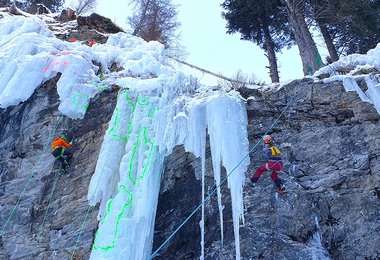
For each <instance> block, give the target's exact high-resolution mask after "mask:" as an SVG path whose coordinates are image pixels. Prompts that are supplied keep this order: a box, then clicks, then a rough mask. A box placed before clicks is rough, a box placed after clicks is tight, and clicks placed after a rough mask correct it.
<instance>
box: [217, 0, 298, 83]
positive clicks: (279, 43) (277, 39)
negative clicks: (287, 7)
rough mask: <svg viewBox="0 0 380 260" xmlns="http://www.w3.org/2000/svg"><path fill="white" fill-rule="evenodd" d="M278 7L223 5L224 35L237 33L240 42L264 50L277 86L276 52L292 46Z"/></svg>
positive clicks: (229, 1) (245, 0)
mask: <svg viewBox="0 0 380 260" xmlns="http://www.w3.org/2000/svg"><path fill="white" fill-rule="evenodd" d="M279 5H280V1H279V0H276V1H266V0H259V1H250V0H226V1H224V3H223V4H222V7H223V8H224V9H225V10H226V12H223V13H222V15H223V17H224V18H225V19H226V21H227V29H228V30H227V33H229V34H233V33H237V32H239V33H240V34H241V39H243V40H249V41H252V42H255V43H256V44H258V45H259V46H260V47H261V48H262V49H264V50H265V53H266V57H267V58H268V60H269V74H270V78H271V80H272V82H279V74H278V66H277V58H276V52H278V51H280V50H281V49H282V48H283V47H284V46H290V45H291V44H292V35H291V33H290V31H289V26H287V20H286V16H284V15H283V14H282V13H280V12H279V9H278V6H279Z"/></svg>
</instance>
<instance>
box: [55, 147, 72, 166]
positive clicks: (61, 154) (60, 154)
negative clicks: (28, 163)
mask: <svg viewBox="0 0 380 260" xmlns="http://www.w3.org/2000/svg"><path fill="white" fill-rule="evenodd" d="M62 150H63V151H62ZM51 153H52V154H53V155H54V157H55V159H57V160H59V161H60V162H61V163H62V164H63V163H64V162H65V160H66V161H68V160H70V158H71V156H72V155H73V154H72V153H71V152H70V151H68V150H66V149H63V148H56V149H55V150H54V151H52V152H51Z"/></svg>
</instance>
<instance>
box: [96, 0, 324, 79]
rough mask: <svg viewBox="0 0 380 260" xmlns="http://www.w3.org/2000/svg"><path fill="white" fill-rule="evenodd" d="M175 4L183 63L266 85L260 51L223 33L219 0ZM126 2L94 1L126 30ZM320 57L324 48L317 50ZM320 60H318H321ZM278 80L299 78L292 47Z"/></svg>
mask: <svg viewBox="0 0 380 260" xmlns="http://www.w3.org/2000/svg"><path fill="white" fill-rule="evenodd" d="M173 1H174V3H175V4H178V5H179V7H178V21H179V22H181V24H182V25H181V28H180V31H181V36H182V44H183V45H184V46H185V48H186V51H187V52H188V55H187V57H186V61H187V62H189V63H191V64H194V65H196V66H199V67H202V68H204V69H207V70H210V71H213V72H216V73H221V74H223V75H225V76H228V77H231V76H232V75H234V74H235V73H236V72H237V71H238V70H241V71H243V72H244V73H246V74H249V75H252V74H254V75H255V76H256V77H257V79H259V80H262V81H265V82H267V83H270V79H269V75H268V69H267V68H266V66H268V60H267V58H266V57H265V56H264V52H263V51H262V50H261V49H260V48H259V47H257V46H256V45H255V44H254V43H252V42H248V41H242V40H240V34H234V35H228V34H226V28H225V27H226V21H225V20H224V19H223V18H222V16H221V12H222V11H223V9H222V7H221V6H220V5H221V4H222V3H223V0H173ZM128 3H130V1H129V0H98V6H97V12H98V13H99V14H101V15H104V16H106V17H109V18H110V19H111V20H113V21H114V22H116V23H117V24H118V25H119V26H121V27H122V28H124V29H127V22H126V20H127V17H128V15H129V13H130V10H131V8H132V6H130V5H128ZM320 51H321V55H322V56H323V57H324V56H325V55H324V54H325V53H326V51H325V48H320ZM323 57H322V59H324V58H323ZM278 65H279V71H280V81H281V82H287V81H289V80H291V79H296V78H302V76H303V73H302V65H301V58H300V57H299V52H298V49H297V48H296V47H293V48H292V49H290V50H283V53H282V54H278ZM181 68H182V69H183V70H185V72H186V73H190V72H191V73H192V74H195V75H196V76H197V77H198V78H200V79H201V80H202V82H203V83H205V84H207V85H214V84H216V82H217V81H216V79H215V78H214V77H212V76H208V75H204V74H203V73H200V72H195V71H194V70H189V69H185V68H184V66H181Z"/></svg>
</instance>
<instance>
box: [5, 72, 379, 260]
mask: <svg viewBox="0 0 380 260" xmlns="http://www.w3.org/2000/svg"><path fill="white" fill-rule="evenodd" d="M55 80H56V79H55ZM55 80H51V81H49V82H47V83H45V84H44V85H43V86H41V87H40V88H39V89H38V90H37V91H36V92H35V93H34V94H33V96H32V98H31V99H29V100H28V101H27V102H24V103H22V104H20V105H18V106H14V107H10V108H7V109H2V110H0V116H1V126H0V130H1V136H0V145H1V151H2V153H1V155H0V156H1V157H0V178H1V184H0V201H1V212H0V219H1V226H2V227H3V226H4V224H5V223H6V225H7V227H6V229H5V231H4V234H3V236H2V237H1V241H0V250H1V251H0V256H1V259H29V258H33V259H68V258H70V256H71V253H72V250H73V249H74V247H76V251H75V258H76V259H87V258H88V254H89V252H90V250H91V245H92V243H93V239H94V233H95V230H96V228H97V224H98V223H97V220H96V214H97V209H96V208H89V207H88V205H87V202H86V195H87V188H88V184H89V180H90V177H91V174H92V173H93V172H94V169H95V165H96V160H97V156H98V154H99V149H100V145H101V143H102V138H103V135H104V133H105V130H106V126H105V125H104V124H106V123H107V122H108V121H109V120H110V117H111V115H112V111H113V109H114V106H115V100H116V94H115V93H114V92H104V93H103V94H101V95H99V96H97V97H95V99H94V100H93V101H92V102H91V105H90V107H89V109H88V111H87V114H86V116H85V118H84V119H83V120H70V119H68V118H66V117H64V116H62V115H60V114H59V112H57V106H58V96H57V94H56V91H55V85H54V84H55ZM241 93H242V95H243V96H244V97H245V98H248V101H247V113H248V116H249V125H248V130H249V139H250V142H251V146H252V145H253V144H254V143H255V142H256V141H257V140H258V139H259V138H260V136H261V135H262V134H264V132H265V131H266V129H267V128H268V127H269V126H270V125H271V124H272V123H273V122H274V120H275V119H276V118H277V117H278V116H279V114H280V113H281V112H282V110H283V109H284V108H285V106H286V105H287V104H288V103H289V102H292V103H291V105H290V106H289V107H288V110H287V112H286V113H284V115H283V116H282V117H281V118H280V120H279V122H278V123H277V124H276V125H275V126H274V128H273V129H272V131H271V134H272V135H273V137H274V138H275V140H276V141H277V143H278V144H279V147H280V148H281V150H282V152H283V157H284V159H285V162H286V163H285V169H284V172H283V173H282V174H281V177H282V178H284V179H285V181H286V186H287V189H288V193H287V194H286V195H284V196H278V195H277V194H276V192H275V188H274V186H273V184H272V181H271V180H270V178H269V176H268V175H264V176H262V178H261V179H260V181H259V182H258V183H257V184H256V186H255V187H254V188H249V189H246V190H245V193H244V201H245V209H246V212H245V225H243V226H241V229H240V241H241V254H242V259H275V258H281V259H319V258H322V257H330V258H332V259H378V257H379V256H380V251H379V248H380V236H379V234H380V215H379V209H380V187H379V180H380V176H379V171H380V163H379V157H380V141H379V140H380V131H379V130H380V123H379V119H380V117H379V114H378V113H377V112H376V111H375V109H374V108H373V106H372V105H371V104H369V103H365V102H362V101H361V100H360V99H359V97H358V96H357V95H356V93H354V92H345V91H344V89H343V87H342V85H341V84H340V83H329V84H321V83H314V82H313V81H311V80H300V81H294V82H292V83H290V84H289V85H287V86H286V87H284V88H282V89H280V90H279V91H276V92H258V91H253V90H249V89H244V90H242V91H241ZM99 111H101V113H99ZM66 131H69V132H70V133H71V134H72V135H73V136H75V140H76V141H75V151H76V152H75V155H74V157H73V159H72V164H71V167H70V168H69V175H62V176H61V175H57V171H55V170H54V158H53V156H52V155H51V154H50V150H49V149H50V148H49V144H50V141H51V139H52V137H53V136H55V135H58V134H61V133H63V132H66ZM206 155H207V162H206V166H207V172H208V177H207V178H206V183H207V185H206V187H207V188H206V192H207V193H208V192H210V191H211V190H213V189H214V188H215V186H214V184H213V178H212V163H211V158H210V151H209V150H208V152H207V153H206ZM250 159H251V161H252V162H254V164H253V166H252V168H251V169H250V170H249V172H247V177H249V176H250V175H251V174H252V171H254V170H255V168H256V167H258V166H259V165H260V164H262V163H263V162H264V160H263V156H262V155H261V154H260V152H254V153H252V154H251V155H250ZM56 168H57V165H56V166H55V169H56ZM199 172H200V161H199V159H197V158H195V157H194V156H193V155H191V154H188V153H185V151H184V149H183V148H182V147H178V148H177V149H175V150H174V151H173V153H172V155H171V156H169V157H168V158H167V159H166V162H165V170H164V174H163V178H162V182H161V187H162V188H161V195H160V198H159V205H158V212H157V217H156V224H155V230H156V235H155V243H154V248H157V247H158V246H159V245H160V244H161V243H162V242H163V241H164V239H166V238H167V237H168V236H169V235H170V234H171V232H172V231H173V230H174V229H175V228H176V227H178V226H179V224H180V223H181V222H182V221H183V220H184V219H185V218H186V217H187V216H188V215H189V214H190V213H191V211H192V210H193V209H194V208H196V206H197V205H198V204H199V203H200V202H201V201H200V198H201V194H200V191H201V187H200V178H199ZM223 194H224V203H223V204H224V205H225V209H224V216H225V217H224V218H225V219H224V221H225V224H224V227H225V229H224V238H225V240H224V245H223V247H222V245H221V239H220V237H221V236H220V227H219V216H218V210H217V202H216V196H214V197H213V198H212V199H211V200H210V201H209V202H208V203H207V204H206V216H207V218H206V220H205V222H206V240H205V243H206V251H207V258H208V259H233V258H234V257H235V256H234V254H235V250H234V238H233V227H232V217H231V208H230V207H231V206H230V205H231V204H230V202H229V195H228V191H227V188H226V187H225V186H224V187H223ZM87 211H88V216H87V218H88V222H87V224H86V226H85V227H84V229H83V232H82V234H81V238H80V239H79V241H76V240H77V237H78V235H79V231H80V229H81V225H82V223H83V220H84V218H85V217H86V213H87ZM10 216H12V217H11V218H10V219H9V221H8V218H9V217H10ZM199 221H200V213H198V214H196V215H195V216H194V217H193V218H192V219H191V220H190V221H189V223H188V224H187V225H185V226H184V227H183V228H182V229H181V231H180V232H179V233H178V234H177V235H176V236H175V237H174V238H173V239H172V240H171V241H170V243H169V244H168V246H167V247H165V249H163V250H162V251H161V252H160V254H161V255H160V256H159V257H157V259H194V258H198V257H199V255H200V236H199V233H200V231H199V225H198V222H199ZM76 243H78V244H77V245H76ZM315 257H317V258H315Z"/></svg>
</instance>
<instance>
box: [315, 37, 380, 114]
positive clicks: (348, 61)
mask: <svg viewBox="0 0 380 260" xmlns="http://www.w3.org/2000/svg"><path fill="white" fill-rule="evenodd" d="M363 70H364V71H377V72H376V73H377V74H379V72H380V43H379V44H378V45H377V46H376V48H374V49H372V50H369V51H368V52H367V54H351V55H348V56H345V57H342V58H340V59H339V60H338V61H336V62H334V63H332V64H330V65H328V66H326V67H323V68H321V69H320V70H318V71H317V72H316V73H315V74H314V76H315V77H318V76H322V75H328V78H327V79H324V80H323V81H324V82H331V81H336V80H341V81H343V86H344V88H345V90H346V91H355V92H357V93H358V95H359V97H360V98H361V100H363V101H365V102H369V103H371V104H373V106H374V107H375V109H376V110H377V112H378V113H379V114H380V78H379V76H378V75H376V73H369V74H361V73H359V72H360V71H363ZM343 71H344V75H342V72H343ZM360 80H364V81H365V83H366V85H367V88H368V89H366V90H363V89H361V88H360V86H359V85H358V83H357V82H358V81H360Z"/></svg>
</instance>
